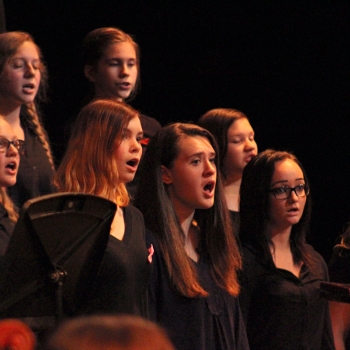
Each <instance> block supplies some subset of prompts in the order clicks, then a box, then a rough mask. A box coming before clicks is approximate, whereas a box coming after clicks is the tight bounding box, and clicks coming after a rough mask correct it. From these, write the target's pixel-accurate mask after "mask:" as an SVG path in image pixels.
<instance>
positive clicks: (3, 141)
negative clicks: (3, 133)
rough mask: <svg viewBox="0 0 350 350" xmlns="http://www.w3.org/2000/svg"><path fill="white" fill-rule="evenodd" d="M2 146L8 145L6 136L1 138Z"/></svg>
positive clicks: (0, 143) (0, 145) (0, 144)
mask: <svg viewBox="0 0 350 350" xmlns="http://www.w3.org/2000/svg"><path fill="white" fill-rule="evenodd" d="M0 147H1V148H3V147H7V140H6V139H4V138H0Z"/></svg>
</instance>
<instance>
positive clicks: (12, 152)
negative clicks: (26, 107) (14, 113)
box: [0, 116, 23, 274]
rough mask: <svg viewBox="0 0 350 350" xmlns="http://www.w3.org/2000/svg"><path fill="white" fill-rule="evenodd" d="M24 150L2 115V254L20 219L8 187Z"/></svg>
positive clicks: (0, 138)
mask: <svg viewBox="0 0 350 350" xmlns="http://www.w3.org/2000/svg"><path fill="white" fill-rule="evenodd" d="M22 150H23V141H22V140H18V139H17V136H16V135H15V133H14V131H13V129H12V127H11V125H10V124H9V123H8V122H7V121H6V120H5V119H4V118H2V117H1V116H0V256H2V255H4V254H5V251H6V247H7V245H8V243H9V241H10V237H11V234H12V231H13V229H14V226H15V223H16V222H17V219H18V213H17V211H16V209H15V206H14V204H13V202H12V200H11V199H10V198H9V196H8V194H7V187H9V186H13V185H14V184H15V183H16V176H17V172H18V168H19V164H20V152H21V151H22ZM0 274H1V271H0Z"/></svg>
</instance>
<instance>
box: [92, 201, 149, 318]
mask: <svg viewBox="0 0 350 350" xmlns="http://www.w3.org/2000/svg"><path fill="white" fill-rule="evenodd" d="M123 212H124V221H125V233H124V237H123V239H122V240H119V239H117V238H115V237H113V236H110V238H109V242H108V245H107V249H106V252H105V254H104V257H103V260H102V263H101V268H100V272H99V275H98V277H97V283H96V285H95V291H94V295H93V297H92V298H91V299H90V300H89V302H88V305H87V310H86V313H123V314H134V315H140V316H143V317H147V316H148V305H147V285H148V281H149V276H150V273H151V264H150V262H149V261H148V255H149V253H148V249H147V247H146V242H145V227H144V222H143V216H142V214H141V212H140V211H139V210H138V209H137V208H135V207H133V206H131V205H129V206H127V207H125V208H123Z"/></svg>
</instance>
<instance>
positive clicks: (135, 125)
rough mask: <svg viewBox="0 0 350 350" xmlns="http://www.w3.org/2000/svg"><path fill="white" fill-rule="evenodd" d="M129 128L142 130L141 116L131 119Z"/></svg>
mask: <svg viewBox="0 0 350 350" xmlns="http://www.w3.org/2000/svg"><path fill="white" fill-rule="evenodd" d="M127 128H128V129H139V130H140V131H142V126H141V121H140V118H139V117H134V118H132V119H130V121H129V123H128V125H127Z"/></svg>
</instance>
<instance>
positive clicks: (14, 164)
mask: <svg viewBox="0 0 350 350" xmlns="http://www.w3.org/2000/svg"><path fill="white" fill-rule="evenodd" d="M6 168H8V169H11V170H16V168H17V164H16V163H15V162H11V163H8V164H7V165H6Z"/></svg>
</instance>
